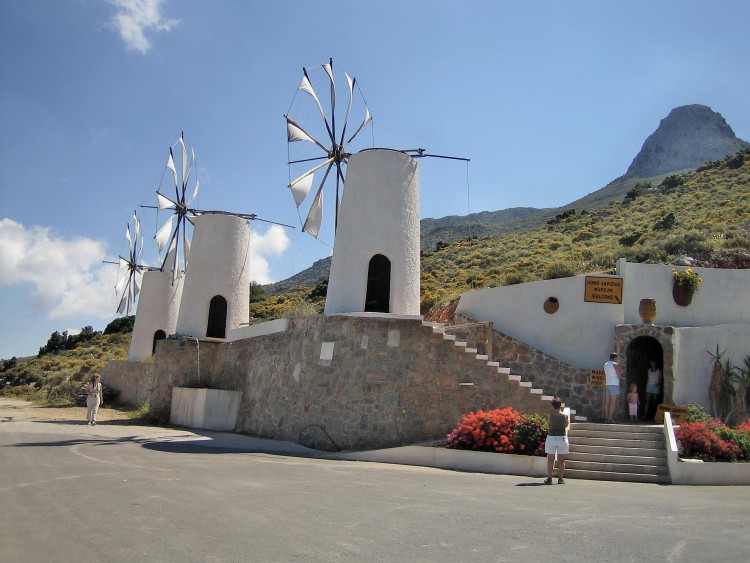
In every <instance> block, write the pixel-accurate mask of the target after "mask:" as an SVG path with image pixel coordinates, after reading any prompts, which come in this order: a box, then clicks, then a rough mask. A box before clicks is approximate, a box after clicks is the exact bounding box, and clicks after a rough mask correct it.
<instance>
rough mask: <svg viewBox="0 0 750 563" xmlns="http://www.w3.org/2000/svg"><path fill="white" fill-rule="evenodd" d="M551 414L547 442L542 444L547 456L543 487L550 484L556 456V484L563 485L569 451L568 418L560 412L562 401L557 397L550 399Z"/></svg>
mask: <svg viewBox="0 0 750 563" xmlns="http://www.w3.org/2000/svg"><path fill="white" fill-rule="evenodd" d="M551 405H552V412H550V413H549V415H547V420H548V428H547V440H546V441H545V442H544V453H546V454H547V478H546V479H545V480H544V484H545V485H551V484H552V469H553V468H554V465H555V456H557V484H558V485H562V484H563V483H565V479H564V477H565V456H566V455H568V452H569V451H570V444H569V443H568V427H569V426H570V418H569V417H568V415H566V414H564V413H563V411H562V401H560V398H559V397H555V398H554V399H552V403H551Z"/></svg>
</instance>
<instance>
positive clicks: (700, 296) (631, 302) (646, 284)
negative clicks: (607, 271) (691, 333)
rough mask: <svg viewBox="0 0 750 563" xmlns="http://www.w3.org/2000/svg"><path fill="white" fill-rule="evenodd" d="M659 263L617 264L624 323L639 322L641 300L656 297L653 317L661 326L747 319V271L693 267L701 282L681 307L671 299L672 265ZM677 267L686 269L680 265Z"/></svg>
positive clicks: (749, 277) (749, 276)
mask: <svg viewBox="0 0 750 563" xmlns="http://www.w3.org/2000/svg"><path fill="white" fill-rule="evenodd" d="M674 267H677V266H670V265H660V264H632V263H629V262H626V261H625V260H624V259H621V260H620V261H619V262H618V264H617V271H618V273H619V275H621V276H622V277H623V278H624V280H625V281H624V283H623V301H624V303H625V321H624V322H625V324H637V323H640V322H642V321H641V318H640V316H639V315H638V306H639V305H640V301H641V299H643V298H645V297H653V298H654V299H656V309H657V311H656V320H654V324H657V325H661V326H708V325H714V324H726V323H747V322H750V270H724V269H719V268H693V270H694V271H695V272H697V273H698V274H699V275H700V276H701V277H702V278H703V283H702V284H701V286H700V289H699V290H698V292H697V293H695V294H694V295H693V301H692V303H691V304H690V305H688V306H687V307H681V306H680V305H677V304H676V303H675V302H674V299H673V298H672V285H673V284H672V268H674ZM678 268H679V269H685V268H686V267H684V266H679V267H678Z"/></svg>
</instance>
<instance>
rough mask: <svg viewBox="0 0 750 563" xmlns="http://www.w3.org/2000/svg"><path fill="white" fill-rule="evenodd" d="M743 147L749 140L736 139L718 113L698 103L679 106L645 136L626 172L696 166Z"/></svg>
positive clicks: (647, 174)
mask: <svg viewBox="0 0 750 563" xmlns="http://www.w3.org/2000/svg"><path fill="white" fill-rule="evenodd" d="M746 148H750V143H747V142H746V141H743V140H742V139H738V138H737V137H736V136H735V134H734V131H732V128H731V127H730V126H729V125H728V124H727V122H726V121H725V120H724V118H723V117H722V115H721V114H720V113H718V112H715V111H713V110H712V109H711V108H710V107H708V106H704V105H700V104H693V105H689V106H680V107H678V108H675V109H673V110H672V111H671V112H669V115H668V116H667V117H665V118H664V119H662V120H661V123H659V127H658V128H657V129H656V131H654V132H653V133H652V134H651V135H650V136H649V137H648V138H647V139H646V142H644V143H643V147H642V148H641V150H640V152H639V153H638V155H637V156H636V157H635V158H634V159H633V162H632V164H631V165H630V167H629V168H628V171H627V174H626V175H627V176H635V177H638V178H650V177H653V176H658V175H659V174H666V173H669V172H674V171H677V170H684V169H687V168H696V167H698V166H700V165H701V164H703V163H704V162H707V161H709V160H718V159H720V158H723V157H725V156H726V155H728V154H732V153H735V152H738V151H741V150H744V149H746Z"/></svg>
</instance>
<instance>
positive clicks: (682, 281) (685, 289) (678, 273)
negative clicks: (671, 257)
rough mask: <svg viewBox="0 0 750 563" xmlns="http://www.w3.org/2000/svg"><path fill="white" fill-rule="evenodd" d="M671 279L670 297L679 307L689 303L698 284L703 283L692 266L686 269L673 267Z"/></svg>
mask: <svg viewBox="0 0 750 563" xmlns="http://www.w3.org/2000/svg"><path fill="white" fill-rule="evenodd" d="M672 280H673V284H672V297H673V298H674V302H675V303H677V304H678V305H680V306H681V307H687V306H688V305H690V303H691V302H692V300H693V294H694V293H695V292H696V291H698V286H699V285H700V284H701V283H703V279H702V278H701V277H700V276H699V275H698V274H696V273H695V272H694V271H693V269H692V268H688V269H687V270H678V269H676V268H673V269H672Z"/></svg>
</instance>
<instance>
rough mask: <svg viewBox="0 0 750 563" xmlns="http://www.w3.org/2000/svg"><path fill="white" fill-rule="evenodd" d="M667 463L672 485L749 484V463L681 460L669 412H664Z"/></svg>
mask: <svg viewBox="0 0 750 563" xmlns="http://www.w3.org/2000/svg"><path fill="white" fill-rule="evenodd" d="M664 437H665V438H666V443H667V464H668V466H669V477H670V478H671V480H672V484H673V485H750V463H737V462H735V463H725V462H703V461H700V460H687V461H683V460H681V459H680V457H679V450H678V448H677V439H676V438H675V434H674V425H673V424H672V416H671V415H670V413H668V412H666V413H664Z"/></svg>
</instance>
